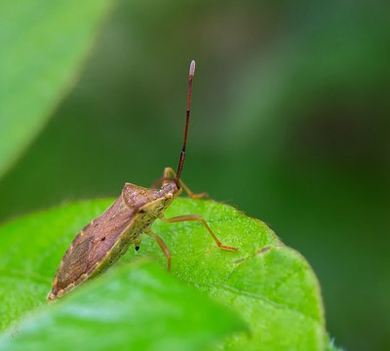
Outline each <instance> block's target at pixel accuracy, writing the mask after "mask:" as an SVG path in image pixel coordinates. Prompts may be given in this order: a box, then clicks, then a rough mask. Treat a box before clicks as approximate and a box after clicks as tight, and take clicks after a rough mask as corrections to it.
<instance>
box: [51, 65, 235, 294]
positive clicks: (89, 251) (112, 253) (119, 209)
mask: <svg viewBox="0 0 390 351" xmlns="http://www.w3.org/2000/svg"><path fill="white" fill-rule="evenodd" d="M194 73H195V61H194V60H193V61H191V64H190V69H189V73H188V91H187V101H186V119H185V127H184V140H183V146H182V149H181V152H180V157H179V163H178V167H177V171H176V172H175V171H174V170H173V169H172V168H170V167H167V168H165V170H164V174H163V177H162V178H161V179H160V183H161V187H160V189H154V188H152V189H147V188H143V187H141V186H138V185H134V184H131V183H126V184H125V185H124V187H123V189H122V192H121V194H120V196H119V197H118V199H117V200H115V201H114V203H113V204H112V205H111V206H110V207H109V208H108V209H107V210H106V211H105V212H104V213H103V214H102V215H101V216H100V217H97V218H96V219H94V220H92V221H91V222H90V223H89V224H88V225H86V226H85V227H84V228H83V229H82V230H81V231H80V232H79V233H78V235H77V236H76V238H75V239H74V240H73V242H72V244H71V245H70V247H69V249H68V250H67V251H66V253H65V255H64V257H63V258H62V261H61V264H60V266H59V268H58V271H57V273H56V275H55V278H54V281H53V286H52V290H51V292H50V293H49V295H48V300H55V299H56V298H58V297H61V296H63V295H64V294H66V293H68V292H69V291H71V290H72V289H73V288H75V287H77V286H78V285H80V284H82V283H83V282H85V281H86V280H88V279H90V278H93V277H95V276H96V275H98V274H99V273H101V272H102V271H104V270H105V269H106V268H108V267H109V266H110V265H111V264H112V263H114V262H115V261H116V260H118V259H119V257H120V256H121V255H123V254H124V253H125V252H126V251H127V249H128V248H129V246H130V245H134V246H135V249H136V250H138V249H139V245H140V243H141V235H142V234H143V233H144V234H147V235H149V236H151V237H152V238H153V239H154V240H155V241H156V242H157V244H158V245H159V246H160V248H161V250H162V251H163V253H164V255H165V256H166V258H167V264H168V271H169V270H170V269H171V253H170V251H169V249H168V247H167V245H166V244H165V242H164V241H163V239H162V238H161V237H160V236H159V235H158V234H156V233H154V232H153V231H152V229H151V225H152V223H153V222H154V221H155V220H156V219H157V218H159V219H160V220H162V221H165V222H168V223H177V222H184V221H195V222H199V223H200V224H202V225H203V226H204V227H205V229H206V230H207V231H208V232H209V233H210V235H211V236H212V238H213V239H214V241H215V243H216V244H217V245H218V247H220V248H221V249H223V250H227V251H236V250H237V248H235V247H231V246H226V245H223V244H222V243H221V241H220V240H219V239H218V238H217V236H216V235H215V233H214V232H213V230H212V229H211V228H210V226H209V225H208V224H207V222H206V221H205V220H204V219H203V218H202V217H201V216H199V215H193V214H192V215H183V216H177V217H172V218H165V217H164V211H165V209H166V208H167V207H168V206H169V205H170V204H171V203H172V201H173V200H174V198H175V197H176V196H178V195H180V193H181V192H182V190H184V191H185V192H186V193H187V194H188V195H189V196H190V197H191V198H202V197H205V196H207V194H206V193H201V194H194V193H193V192H192V191H191V190H190V189H189V188H188V187H187V186H186V185H185V184H184V183H183V181H182V180H181V174H182V171H183V166H184V161H185V157H186V147H187V136H188V128H189V122H190V114H191V96H192V81H193V78H194Z"/></svg>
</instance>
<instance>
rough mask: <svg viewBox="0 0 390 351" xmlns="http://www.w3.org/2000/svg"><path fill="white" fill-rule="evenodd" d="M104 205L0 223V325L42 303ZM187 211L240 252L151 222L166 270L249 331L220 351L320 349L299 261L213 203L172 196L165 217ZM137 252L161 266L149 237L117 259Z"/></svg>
mask: <svg viewBox="0 0 390 351" xmlns="http://www.w3.org/2000/svg"><path fill="white" fill-rule="evenodd" d="M109 203H110V201H108V200H98V201H87V202H82V203H77V204H72V205H67V206H63V207H60V208H57V209H53V210H49V211H46V212H42V213H40V214H37V215H31V216H27V217H25V218H22V219H20V220H16V221H11V222H9V223H7V224H5V225H3V226H2V227H1V228H0V257H1V258H0V260H1V261H0V264H1V266H2V267H4V268H5V272H4V274H2V278H1V279H2V282H1V287H2V288H1V290H0V299H1V300H2V301H4V303H3V304H2V306H1V307H0V314H1V315H2V316H4V319H3V320H2V321H1V323H2V327H3V328H4V327H6V326H7V325H9V324H10V323H11V322H12V321H14V320H15V319H18V318H20V317H21V316H22V315H24V314H25V312H26V311H29V310H31V309H33V308H34V307H36V306H38V305H41V304H43V303H45V297H46V294H47V292H48V291H49V289H50V284H51V280H52V278H53V275H54V273H55V270H56V268H57V266H58V263H59V261H60V259H61V256H62V255H63V253H64V251H65V249H66V248H67V247H68V245H69V243H70V241H71V240H72V238H73V237H74V235H75V233H76V232H78V231H79V229H80V228H81V227H82V226H83V225H85V224H86V223H87V222H88V221H89V220H90V219H92V218H93V217H95V216H96V215H97V214H99V213H101V211H102V210H104V208H105V207H106V206H107V205H108V204H109ZM189 213H192V214H201V215H203V216H204V217H205V218H206V219H207V220H208V221H209V223H210V225H211V227H212V228H213V229H214V230H215V231H216V232H217V233H218V235H219V237H220V238H221V239H222V240H223V241H224V243H226V244H227V245H234V246H236V247H238V248H239V249H240V250H239V252H238V253H233V252H224V251H221V250H220V249H218V248H217V247H216V246H215V244H214V243H213V242H212V240H211V238H210V237H209V236H208V235H207V233H206V232H205V230H204V228H203V227H202V226H200V225H199V224H197V223H180V224H166V223H162V222H156V223H155V225H154V227H153V229H154V230H155V231H156V232H158V233H161V235H162V237H163V238H164V240H165V241H166V243H167V245H168V246H169V247H170V249H171V251H172V258H173V265H172V268H173V269H172V273H173V274H174V275H175V276H176V277H177V278H178V279H179V280H182V281H184V282H186V283H188V284H191V285H193V286H195V287H197V288H199V289H200V290H202V291H203V292H206V293H207V294H209V295H210V296H211V297H212V298H213V299H215V300H216V301H218V302H219V303H222V304H224V305H226V306H229V307H230V308H233V309H234V310H236V311H237V313H238V314H240V315H241V317H242V318H243V320H245V321H246V322H247V323H248V324H249V325H250V328H251V335H250V336H247V335H241V336H235V337H233V338H230V339H229V340H228V341H226V343H225V345H224V349H225V350H243V349H245V350H270V349H272V350H286V349H288V350H292V349H300V350H324V349H325V346H326V343H327V335H326V331H325V322H324V316H323V307H322V301H321V296H320V291H319V286H318V282H317V279H316V277H315V275H314V274H313V272H312V270H311V268H310V267H309V265H308V264H307V262H306V261H305V260H304V258H303V257H302V256H301V255H299V254H298V253H297V252H295V251H294V250H292V249H289V248H287V247H286V246H284V245H283V244H282V243H281V242H280V240H279V239H278V238H277V237H276V236H275V234H274V233H273V232H272V230H270V229H269V228H268V227H267V226H266V225H265V224H264V223H263V222H261V221H259V220H256V219H252V218H249V217H247V216H245V215H244V214H242V213H241V212H239V211H237V210H235V209H234V208H232V207H230V206H227V205H223V204H219V203H216V202H214V201H193V200H189V199H177V200H176V201H175V202H174V203H173V205H172V206H171V207H170V208H169V209H168V211H167V216H168V217H170V216H174V215H179V214H189ZM136 255H148V256H153V257H156V259H157V260H159V261H160V262H161V264H162V265H163V266H164V267H165V265H166V262H165V258H164V257H163V255H162V253H161V252H160V251H159V249H158V247H157V245H156V244H155V243H154V242H152V240H150V239H149V238H145V240H143V242H142V245H141V251H140V253H139V254H136V253H135V252H134V250H133V249H132V248H130V249H129V251H128V253H127V254H126V255H125V256H124V257H123V259H122V260H121V261H120V264H126V265H127V262H128V261H133V260H134V256H136ZM10 291H12V294H10V293H9V292H10Z"/></svg>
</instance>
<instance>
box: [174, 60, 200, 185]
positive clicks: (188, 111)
mask: <svg viewBox="0 0 390 351" xmlns="http://www.w3.org/2000/svg"><path fill="white" fill-rule="evenodd" d="M194 74H195V60H192V61H191V63H190V69H189V72H188V90H187V103H186V122H185V126H184V140H183V146H182V148H181V152H180V157H179V164H178V166H177V171H176V178H175V183H176V186H177V187H178V190H179V189H180V182H179V180H180V177H181V174H182V172H183V166H184V160H185V158H186V147H187V137H188V128H189V126H190V116H191V97H192V81H193V79H194Z"/></svg>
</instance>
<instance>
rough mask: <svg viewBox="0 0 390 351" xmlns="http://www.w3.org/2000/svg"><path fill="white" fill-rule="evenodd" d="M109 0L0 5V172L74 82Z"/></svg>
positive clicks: (36, 1) (4, 169)
mask: <svg viewBox="0 0 390 351" xmlns="http://www.w3.org/2000/svg"><path fill="white" fill-rule="evenodd" d="M109 4H110V1H108V0H85V1H77V0H57V1H45V0H35V1H29V0H21V1H2V2H1V3H0V23H1V24H0V48H1V50H0V77H1V84H0V176H1V175H2V174H3V173H4V172H5V171H6V170H7V169H8V168H9V167H10V165H11V164H12V163H13V162H14V161H15V160H16V158H17V157H18V156H19V155H20V153H21V152H22V151H23V150H24V149H25V147H26V146H27V145H28V144H29V143H30V142H31V140H32V139H33V138H34V136H35V135H36V134H37V133H38V132H39V131H40V130H41V129H42V127H43V126H44V124H45V122H46V121H47V119H48V117H49V115H50V113H51V112H52V111H53V109H54V108H55V107H56V105H57V104H58V102H59V100H60V99H61V98H62V97H63V96H64V94H65V93H66V92H67V91H68V90H69V89H70V87H71V86H72V84H74V82H75V80H76V78H77V73H78V71H79V69H80V66H81V63H82V59H83V58H84V57H85V55H86V53H87V52H88V49H90V47H91V44H92V40H93V39H94V37H95V34H96V31H97V28H98V24H99V23H100V22H101V21H102V18H103V16H104V15H105V14H106V13H107V11H108V8H109Z"/></svg>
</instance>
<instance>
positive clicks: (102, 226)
mask: <svg viewBox="0 0 390 351" xmlns="http://www.w3.org/2000/svg"><path fill="white" fill-rule="evenodd" d="M135 212H136V211H135V210H134V209H131V208H129V207H128V206H127V205H126V204H125V203H124V201H123V198H122V196H120V197H119V198H118V199H117V200H116V201H115V202H114V203H113V204H112V205H111V207H109V208H108V209H107V210H106V211H105V212H104V213H103V214H102V215H101V216H100V217H98V218H96V219H95V220H93V221H92V222H91V223H89V224H88V225H87V226H86V227H84V228H83V230H81V232H80V233H79V234H78V235H77V236H76V238H75V239H74V240H73V242H72V244H71V246H70V247H69V249H68V251H67V252H66V253H65V255H64V257H63V259H62V261H61V264H60V267H59V269H58V271H57V274H56V277H55V279H54V283H53V289H52V292H51V294H50V295H49V298H50V297H51V298H55V297H56V296H57V295H58V294H63V293H64V292H65V291H67V290H69V289H70V288H72V287H73V286H76V285H78V284H80V283H81V282H82V281H84V280H86V279H88V277H89V276H90V275H91V273H92V272H93V270H94V268H95V267H97V266H98V265H99V262H101V261H102V260H103V258H104V257H105V256H106V255H107V252H110V250H111V248H112V247H113V246H114V245H115V243H116V242H117V241H118V238H119V237H120V235H121V234H122V233H123V232H124V231H125V229H126V228H127V227H128V225H129V223H131V221H132V219H133V216H134V213H135Z"/></svg>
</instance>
